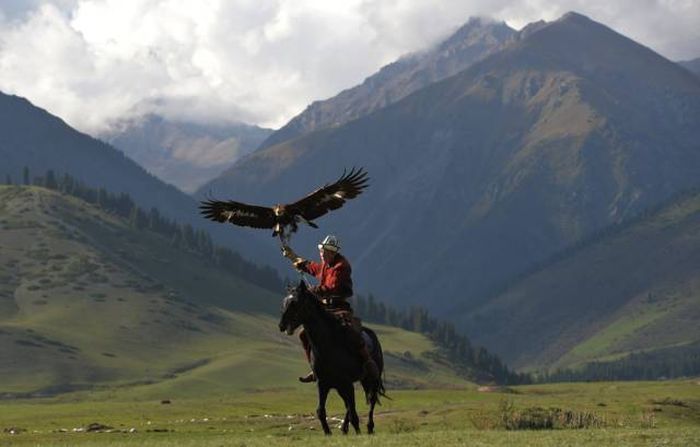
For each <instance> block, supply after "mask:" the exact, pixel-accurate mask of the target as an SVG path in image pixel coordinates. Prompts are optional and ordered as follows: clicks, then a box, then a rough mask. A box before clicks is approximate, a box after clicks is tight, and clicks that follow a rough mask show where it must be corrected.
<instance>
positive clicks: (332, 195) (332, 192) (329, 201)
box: [287, 168, 369, 221]
mask: <svg viewBox="0 0 700 447" xmlns="http://www.w3.org/2000/svg"><path fill="white" fill-rule="evenodd" d="M368 181H369V178H368V177H367V172H365V171H363V170H362V168H360V169H357V170H355V168H352V169H351V170H350V172H348V173H346V171H343V175H342V176H341V177H340V178H339V179H338V181H336V182H335V183H333V184H330V185H325V186H323V187H321V188H319V189H317V190H316V191H314V192H312V193H311V194H309V195H307V196H306V197H304V198H303V199H301V200H298V201H296V202H294V203H292V204H289V205H287V208H289V209H292V210H294V212H295V213H298V214H300V215H301V216H302V217H304V219H306V220H309V221H310V220H313V219H316V218H318V217H321V216H323V215H324V214H326V213H327V212H328V211H331V210H335V209H338V208H340V207H341V206H343V204H344V203H345V201H346V200H348V199H353V198H355V197H357V196H358V195H360V194H361V193H362V191H363V190H364V189H365V188H366V187H367V184H368V183H367V182H368Z"/></svg>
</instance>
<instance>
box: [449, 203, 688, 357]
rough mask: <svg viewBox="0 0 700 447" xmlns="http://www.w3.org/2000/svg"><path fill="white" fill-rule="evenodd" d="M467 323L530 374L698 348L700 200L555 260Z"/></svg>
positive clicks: (471, 330) (650, 216)
mask: <svg viewBox="0 0 700 447" xmlns="http://www.w3.org/2000/svg"><path fill="white" fill-rule="evenodd" d="M462 322H463V327H465V328H467V329H468V332H469V333H470V335H472V337H473V338H474V339H475V340H476V341H478V342H480V343H483V344H485V345H486V346H488V347H489V348H491V349H495V350H496V351H497V352H499V353H503V355H504V357H505V358H506V359H507V360H508V361H509V362H513V363H515V364H516V365H518V366H520V367H529V368H536V367H561V366H580V365H581V364H583V363H584V362H590V361H593V360H611V359H617V358H620V357H622V356H623V355H625V354H628V353H630V352H647V353H653V352H655V351H659V352H663V351H664V350H668V351H670V349H671V348H676V347H678V348H680V347H683V346H686V345H688V346H691V345H693V344H697V342H698V341H700V324H699V323H700V194H698V193H697V192H695V193H692V194H686V195H684V196H682V197H681V198H680V199H677V200H674V201H673V202H672V203H670V204H667V205H666V206H664V207H662V208H661V209H660V210H657V211H654V212H652V213H651V214H646V215H643V216H642V217H640V218H639V219H636V220H635V221H633V222H631V223H629V224H627V225H623V226H620V227H618V228H615V227H613V228H611V229H610V230H608V231H606V232H605V233H603V234H601V235H600V236H598V237H596V238H594V239H592V240H591V241H589V242H587V243H584V244H583V245H582V246H581V247H580V248H577V249H574V250H570V251H569V252H567V253H565V254H562V255H561V256H558V257H557V258H556V259H555V260H553V261H552V262H550V263H549V264H545V265H544V266H542V267H541V268H540V269H539V270H538V271H536V272H533V273H532V274H530V275H527V276H525V277H524V278H522V279H521V280H520V281H517V282H515V283H514V284H512V285H511V286H510V287H509V288H507V289H506V290H503V291H502V292H501V293H499V294H497V295H496V296H495V297H493V298H492V299H491V300H490V301H489V303H488V304H487V305H485V306H483V307H482V308H479V309H478V310H476V311H474V312H471V313H469V317H468V318H464V319H463V320H462ZM696 350H697V348H696ZM679 352H680V351H679ZM680 354H681V355H683V352H680ZM674 362H678V364H679V365H682V363H683V360H682V357H678V356H677V358H675V359H667V363H668V364H669V365H672V364H673V363H674Z"/></svg>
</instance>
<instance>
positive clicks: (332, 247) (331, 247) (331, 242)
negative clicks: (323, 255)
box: [318, 234, 340, 252]
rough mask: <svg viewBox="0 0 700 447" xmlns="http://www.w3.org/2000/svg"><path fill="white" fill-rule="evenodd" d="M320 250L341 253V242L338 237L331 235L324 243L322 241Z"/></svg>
mask: <svg viewBox="0 0 700 447" xmlns="http://www.w3.org/2000/svg"><path fill="white" fill-rule="evenodd" d="M318 249H319V250H328V251H335V252H339V251H340V241H338V238H337V237H335V236H333V235H332V234H329V235H328V236H326V237H325V238H324V239H323V241H321V243H320V244H318Z"/></svg>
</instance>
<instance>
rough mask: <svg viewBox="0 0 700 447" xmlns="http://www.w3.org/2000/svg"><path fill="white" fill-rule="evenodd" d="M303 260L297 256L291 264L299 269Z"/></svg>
mask: <svg viewBox="0 0 700 447" xmlns="http://www.w3.org/2000/svg"><path fill="white" fill-rule="evenodd" d="M305 262H306V260H305V259H302V258H299V257H297V258H294V259H293V260H292V265H294V268H295V269H297V270H301V267H302V266H303V265H304V263H305Z"/></svg>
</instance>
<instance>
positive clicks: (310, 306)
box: [279, 280, 385, 435]
mask: <svg viewBox="0 0 700 447" xmlns="http://www.w3.org/2000/svg"><path fill="white" fill-rule="evenodd" d="M301 325H303V326H304V330H305V331H306V335H307V337H308V339H309V344H310V345H311V368H312V369H313V371H314V373H315V374H316V378H317V385H318V408H317V409H316V416H318V419H319V420H320V421H321V426H322V427H323V431H324V432H325V433H326V434H327V435H330V434H331V429H330V428H329V427H328V421H326V398H327V397H328V392H329V391H330V390H331V388H335V389H336V391H338V394H339V395H340V397H341V398H342V399H343V402H344V403H345V409H346V412H345V419H343V425H342V428H341V429H342V431H343V434H347V432H348V424H352V426H353V428H354V429H355V432H356V433H360V419H359V417H358V416H357V410H356V409H355V388H354V386H353V383H354V382H357V381H358V380H361V383H362V388H364V390H365V396H366V398H367V402H368V403H369V405H370V409H369V421H368V422H367V432H368V433H369V434H372V433H373V432H374V406H375V405H376V404H377V403H378V402H379V396H384V395H385V394H384V384H383V383H382V379H381V373H382V371H383V369H384V356H383V355H382V347H381V345H380V344H379V340H378V339H377V336H376V334H375V333H374V332H373V331H372V330H370V329H367V328H362V330H363V331H364V333H365V334H367V335H368V336H369V338H370V341H371V343H370V346H368V348H369V349H370V352H371V355H372V358H373V359H374V361H375V363H376V364H377V368H378V369H379V373H380V374H379V377H378V378H377V379H362V372H363V370H362V360H361V359H360V356H359V353H357V352H353V351H352V349H351V347H350V345H349V344H348V343H347V342H346V338H345V331H346V329H345V328H343V327H342V326H341V324H340V323H339V322H338V321H337V319H336V318H335V317H333V316H332V315H330V314H329V313H328V312H327V311H326V310H324V308H323V305H322V304H321V303H320V302H319V301H318V299H317V298H316V297H315V296H314V295H313V294H312V293H311V292H309V290H308V288H307V286H306V283H305V282H304V281H303V280H302V281H300V282H299V285H298V286H296V287H291V288H289V295H287V297H286V298H285V299H284V301H283V304H282V318H281V319H280V324H279V327H280V331H286V332H287V334H288V335H292V334H293V333H294V330H296V328H298V327H299V326H301ZM365 340H366V339H365Z"/></svg>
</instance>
